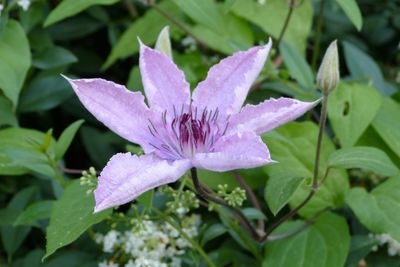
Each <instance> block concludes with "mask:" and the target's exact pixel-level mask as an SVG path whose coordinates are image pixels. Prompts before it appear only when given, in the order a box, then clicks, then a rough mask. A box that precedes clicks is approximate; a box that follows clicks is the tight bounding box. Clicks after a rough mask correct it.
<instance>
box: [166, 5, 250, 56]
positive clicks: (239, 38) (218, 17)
mask: <svg viewBox="0 0 400 267" xmlns="http://www.w3.org/2000/svg"><path fill="white" fill-rule="evenodd" d="M174 2H175V3H176V5H177V6H179V8H180V9H181V10H182V11H183V12H184V13H185V14H186V15H187V16H189V17H190V18H191V19H192V20H193V21H194V22H196V23H197V25H195V26H194V27H193V28H192V31H193V33H194V34H195V35H196V36H197V37H198V38H199V39H201V40H203V41H204V42H205V43H206V44H207V45H208V46H210V47H211V48H213V49H215V50H217V51H220V52H222V53H225V54H231V53H233V52H236V51H237V50H243V49H247V48H249V47H250V46H251V45H252V44H253V34H252V32H251V30H250V28H249V26H248V25H247V24H246V23H244V22H243V20H240V19H238V18H236V17H235V16H232V14H230V13H226V12H224V6H223V5H222V4H217V3H216V2H215V1H214V0H204V1H197V0H174Z"/></svg>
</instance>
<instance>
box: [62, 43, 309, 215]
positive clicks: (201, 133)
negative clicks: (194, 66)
mask: <svg viewBox="0 0 400 267" xmlns="http://www.w3.org/2000/svg"><path fill="white" fill-rule="evenodd" d="M270 49H271V41H270V42H269V43H268V44H267V45H264V46H256V47H253V48H251V49H249V50H247V51H241V52H237V53H235V54H234V55H232V56H230V57H227V58H225V59H223V60H221V62H219V63H218V64H217V65H215V66H213V67H212V68H211V69H210V71H209V72H208V75H207V78H206V79H205V80H204V81H203V82H201V83H199V84H198V86H197V87H196V88H195V89H194V91H193V93H192V95H191V93H190V87H189V84H188V82H186V80H185V77H184V74H183V72H182V71H180V70H179V69H178V68H177V66H176V65H175V64H174V63H173V62H172V61H171V59H170V58H169V57H167V56H166V55H164V54H162V53H160V52H158V51H156V50H153V49H151V48H149V47H147V46H145V45H144V44H141V49H140V62H139V63H140V72H141V76H142V82H143V86H144V89H145V93H146V97H147V101H148V104H149V107H148V106H147V105H146V104H145V102H144V96H143V95H142V94H141V93H140V92H131V91H129V90H127V89H126V88H125V87H124V86H122V85H118V84H115V83H113V82H110V81H106V80H103V79H78V80H70V79H68V81H69V82H70V84H71V85H72V87H73V89H74V91H75V93H76V94H77V95H78V97H79V99H80V101H81V102H82V103H83V105H84V106H85V107H86V108H87V109H88V110H89V111H90V112H91V113H92V114H93V115H94V116H95V117H96V118H97V119H98V120H100V121H101V122H103V123H104V124H105V125H106V126H107V127H108V128H110V129H111V130H112V131H114V132H115V133H117V134H118V135H120V136H121V137H123V138H125V139H127V140H129V141H131V142H133V143H136V144H139V145H140V146H142V148H143V150H144V152H145V154H144V155H141V156H136V155H132V154H131V153H118V154H116V155H114V156H113V157H112V158H111V159H110V161H109V162H108V164H107V166H106V167H105V168H104V169H103V171H102V172H101V174H100V176H99V183H98V186H97V189H96V190H95V192H94V195H95V200H96V207H95V212H98V211H101V210H104V209H106V208H110V207H113V206H118V205H121V204H124V203H127V202H130V201H132V200H133V199H135V198H136V197H137V196H139V195H140V194H142V193H143V192H145V191H147V190H150V189H152V188H155V187H157V186H160V185H163V184H167V183H172V182H175V181H176V180H177V179H178V178H180V177H181V176H182V175H183V174H184V173H185V172H186V171H187V170H188V169H190V168H192V167H196V168H202V169H208V170H212V171H217V172H223V171H229V170H234V169H244V168H254V167H258V166H262V165H265V164H268V163H272V162H274V161H273V160H271V157H270V154H269V151H268V148H267V146H266V145H265V144H264V143H263V141H262V140H261V138H260V136H259V135H261V134H263V133H265V132H267V131H269V130H271V129H273V128H275V127H278V126H279V125H281V124H284V123H286V122H288V121H291V120H294V119H296V118H297V117H299V116H301V115H302V114H303V113H304V112H306V111H307V110H309V109H311V108H312V107H314V106H315V105H316V104H317V101H316V102H301V101H298V100H295V99H290V98H283V97H282V98H279V99H270V100H266V101H264V102H262V103H260V104H258V105H256V106H254V105H246V106H244V107H243V108H242V105H243V102H244V101H245V98H246V96H247V93H248V91H249V88H250V86H251V84H252V83H253V82H254V80H255V79H256V78H257V76H258V74H259V73H260V71H261V69H262V68H263V65H264V63H265V61H266V58H267V56H268V53H269V51H270Z"/></svg>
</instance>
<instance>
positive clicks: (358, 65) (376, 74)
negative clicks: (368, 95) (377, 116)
mask: <svg viewBox="0 0 400 267" xmlns="http://www.w3.org/2000/svg"><path fill="white" fill-rule="evenodd" d="M343 48H344V55H345V60H346V65H347V67H348V68H349V70H350V73H351V77H352V78H355V79H364V80H365V81H366V82H369V81H370V82H372V85H373V86H374V87H375V88H376V89H378V91H379V92H380V93H381V94H382V95H384V96H388V95H391V94H393V93H394V92H395V91H394V89H393V88H392V87H390V86H388V85H387V83H386V81H385V79H384V78H383V74H382V71H381V69H380V68H379V66H378V64H377V63H376V62H375V61H374V60H373V59H372V58H371V57H370V56H369V55H368V54H366V53H365V52H363V51H362V50H360V49H359V48H357V47H356V46H355V45H353V44H351V43H349V42H343Z"/></svg>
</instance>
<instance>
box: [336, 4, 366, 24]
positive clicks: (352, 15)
mask: <svg viewBox="0 0 400 267" xmlns="http://www.w3.org/2000/svg"><path fill="white" fill-rule="evenodd" d="M336 2H337V3H338V4H339V6H340V7H341V8H342V9H343V11H344V13H346V15H347V17H348V18H349V19H350V20H351V22H352V23H353V24H354V26H356V28H357V30H358V31H360V30H361V27H362V23H363V21H362V15H361V11H360V8H359V7H358V5H357V2H356V0H336Z"/></svg>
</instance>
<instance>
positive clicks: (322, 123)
mask: <svg viewBox="0 0 400 267" xmlns="http://www.w3.org/2000/svg"><path fill="white" fill-rule="evenodd" d="M327 106H328V94H324V97H323V99H322V106H321V117H320V118H319V132H318V140H317V149H316V152H315V154H316V156H315V163H314V176H313V183H312V189H313V190H314V191H316V190H317V189H318V176H319V175H318V174H319V165H320V159H321V147H322V139H323V137H324V130H325V124H326V113H327Z"/></svg>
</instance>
